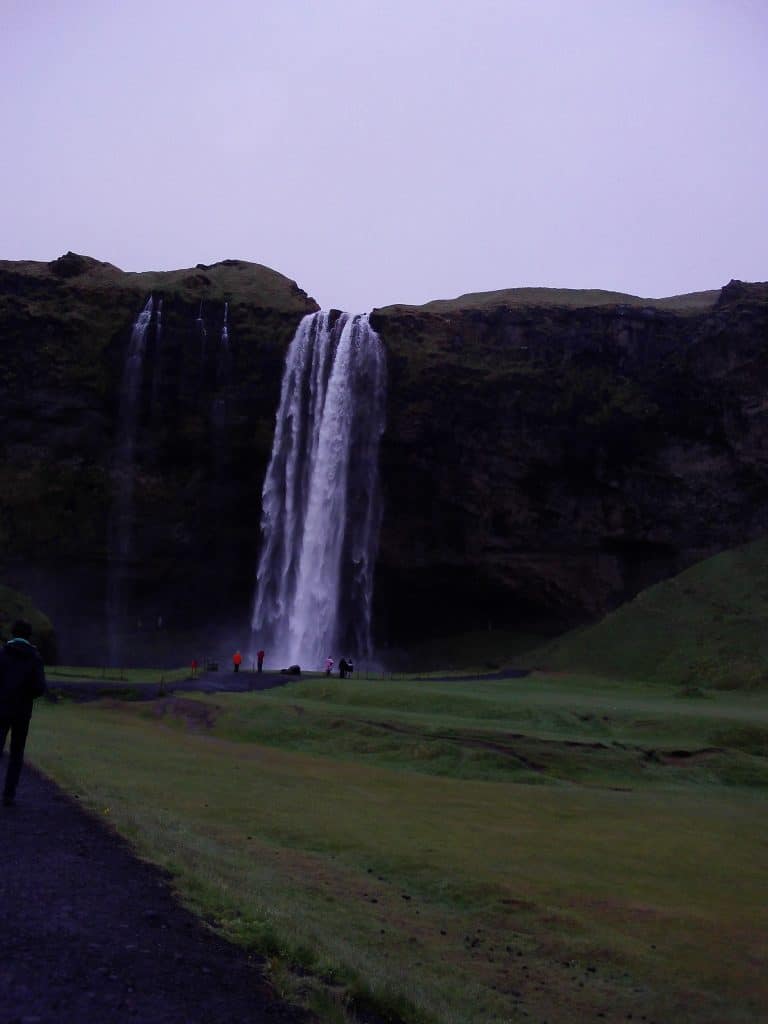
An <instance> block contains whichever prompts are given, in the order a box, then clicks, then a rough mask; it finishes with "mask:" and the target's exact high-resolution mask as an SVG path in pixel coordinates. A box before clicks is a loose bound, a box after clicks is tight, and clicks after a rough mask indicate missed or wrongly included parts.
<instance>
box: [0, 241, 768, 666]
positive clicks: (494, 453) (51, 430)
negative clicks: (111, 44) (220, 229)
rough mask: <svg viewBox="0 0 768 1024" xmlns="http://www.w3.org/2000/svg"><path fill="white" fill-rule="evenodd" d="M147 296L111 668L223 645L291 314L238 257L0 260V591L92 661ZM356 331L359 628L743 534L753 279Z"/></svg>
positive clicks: (638, 572) (755, 515)
mask: <svg viewBox="0 0 768 1024" xmlns="http://www.w3.org/2000/svg"><path fill="white" fill-rule="evenodd" d="M150 294H152V295H153V296H154V299H155V302H156V304H157V303H158V302H159V300H160V299H162V317H161V320H160V324H161V327H160V329H159V330H158V321H157V316H155V317H154V318H153V321H152V326H151V328H150V330H149V333H148V335H147V351H146V358H145V362H144V379H143V383H142V389H141V395H142V403H141V407H140V414H139V425H138V431H137V435H136V450H135V529H134V531H133V540H134V550H133V554H132V556H131V558H130V559H129V564H127V565H125V566H124V567H123V570H124V573H125V578H126V588H125V593H126V602H125V608H124V620H125V621H124V623H123V625H124V631H125V632H126V635H127V636H128V640H129V644H133V645H134V651H135V654H136V657H135V658H133V659H132V660H140V658H144V659H145V660H154V661H159V660H161V659H162V660H170V661H174V662H176V663H178V662H179V661H182V660H184V659H185V658H186V657H187V655H188V654H189V653H190V643H191V642H193V641H194V644H195V650H194V651H191V653H195V652H196V653H197V654H198V656H199V655H201V654H204V653H205V651H206V649H208V650H215V646H214V643H213V637H214V635H217V634H223V633H224V632H225V631H226V630H227V628H228V627H230V626H231V628H232V631H233V634H232V635H233V637H236V638H237V640H236V642H237V643H243V631H242V627H243V625H244V624H245V622H246V621H247V618H248V614H249V606H250V600H251V591H252V586H253V578H254V566H255V563H256V557H257V554H258V544H259V516H260V511H261V509H260V494H261V485H262V481H263V478H264V472H265V469H266V465H267V461H268V459H269V455H270V450H271V444H272V434H273V429H274V418H275V411H276V408H277V405H278V400H279V393H280V382H281V374H282V364H283V358H284V354H285V350H286V347H287V345H288V344H289V342H290V339H291V337H292V336H293V333H294V331H295V328H296V326H297V324H298V322H299V320H300V318H301V316H303V315H304V314H305V313H306V312H309V311H312V310H314V309H316V308H317V307H316V304H315V303H314V301H313V300H311V299H309V298H308V297H307V296H306V295H305V293H304V292H302V291H300V290H299V289H298V288H297V286H296V285H295V284H294V283H293V282H291V281H289V280H287V279H286V278H284V277H282V276H281V275H279V274H276V273H275V272H273V271H270V270H268V269H267V268H265V267H260V266H258V265H255V264H247V263H241V262H237V261H225V262H224V263H219V264H216V265H214V266H211V267H203V266H199V267H196V268H194V269H191V270H184V271H174V272H170V273H148V274H126V273H122V272H121V271H119V270H117V269H116V268H114V267H111V266H109V265H108V264H103V263H97V262H96V261H94V260H89V259H86V258H84V257H80V256H76V255H74V254H67V256H65V257H62V258H61V259H60V260H57V261H54V262H53V263H51V264H31V263H28V264H25V263H0V344H1V345H2V349H1V350H0V426H1V427H2V430H1V432H0V438H1V440H0V444H1V445H2V458H3V487H2V492H0V581H2V582H3V583H6V584H8V585H11V586H15V587H17V588H19V589H22V590H24V591H26V592H28V593H30V594H31V595H32V596H33V598H34V599H35V601H36V603H37V604H38V605H39V606H40V607H42V608H43V609H44V610H45V611H46V612H47V613H48V614H49V615H50V617H51V618H52V619H53V621H54V624H55V625H56V627H57V631H58V639H59V645H60V649H61V653H62V657H63V658H64V659H65V660H68V661H70V662H72V661H76V660H78V659H80V658H83V659H85V658H87V659H88V660H93V659H94V658H97V657H100V656H103V651H104V644H103V636H104V631H105V623H104V607H105V593H106V590H107V584H108V579H109V574H110V572H111V571H113V570H114V566H111V565H110V558H111V553H110V551H109V550H108V536H109V522H110V515H111V507H112V503H113V495H114V486H113V478H112V475H111V474H112V468H113V459H114V451H115V440H116V436H117V432H118V418H119V395H120V389H121V381H122V370H123V365H124V361H125V354H126V350H127V346H128V343H129V340H130V335H131V328H132V325H133V323H134V321H135V319H136V316H137V314H138V313H139V311H140V310H141V309H142V307H143V306H144V304H145V302H146V300H147V298H148V296H149V295H150ZM201 302H202V306H201ZM225 302H226V303H228V310H229V338H230V344H229V349H228V353H229V354H228V356H227V359H226V360H224V361H223V360H222V352H223V349H222V346H221V329H222V325H223V318H224V304H225ZM156 308H157V306H156ZM372 320H373V324H374V327H375V328H376V330H377V331H379V333H380V334H381V336H382V339H383V341H384V343H385V345H386V348H387V352H388V367H389V397H388V426H387V432H386V434H385V437H384V443H383V449H382V476H383V486H384V492H385V498H386V508H385V517H384V526H383V531H382V544H381V552H380V558H379V565H378V570H377V572H378V576H377V592H376V604H377V629H376V633H377V637H378V638H379V639H380V640H381V641H383V642H384V643H387V644H401V643H407V641H408V639H409V637H411V636H414V635H415V634H416V632H417V631H418V633H419V634H423V633H424V632H428V633H432V634H438V635H439V634H440V633H444V632H449V631H451V630H453V629H454V628H456V627H457V625H465V626H467V627H470V626H476V625H486V624H487V623H488V622H489V621H491V622H493V623H494V624H497V625H498V624H500V623H502V622H527V621H536V622H537V623H540V622H542V621H546V622H547V623H549V624H550V625H552V626H553V628H554V627H556V626H558V625H565V624H569V623H572V622H574V621H579V620H582V619H587V618H590V617H594V616H596V615H598V614H599V613H601V612H602V611H604V610H606V609H607V608H609V607H611V606H613V605H615V604H616V603H617V602H618V601H620V600H621V599H622V598H624V597H626V596H629V595H631V594H633V593H635V592H636V591H637V590H638V589H639V588H640V587H642V586H644V585H646V584H647V583H650V582H652V581H655V580H657V579H660V578H663V577H664V576H666V575H669V574H671V573H674V572H677V571H678V570H680V569H681V568H683V567H684V566H685V565H687V564H689V563H690V562H692V561H694V560H695V559H697V558H700V557H703V556H705V555H707V554H710V553H713V552H715V551H717V550H720V549H722V548H724V547H728V546H731V545H733V544H736V543H739V542H741V541H745V540H749V539H752V538H754V537H757V536H759V535H760V534H762V533H766V532H768V454H766V453H767V452H768V445H767V444H766V442H767V441H768V436H767V434H768V402H766V400H765V397H764V395H765V392H766V385H767V384H768V362H767V360H768V356H767V355H766V352H767V351H768V286H765V285H762V286H761V285H744V284H740V283H738V282H734V283H732V284H731V285H729V286H727V287H726V288H725V289H723V292H722V293H721V294H720V295H719V297H718V294H717V293H715V294H714V295H712V294H710V295H699V296H692V297H689V298H687V299H686V300H684V301H683V300H680V301H674V302H673V301H672V300H665V302H661V303H654V304H653V306H651V305H650V304H648V303H645V302H643V301H642V300H634V299H632V298H631V297H627V296H616V295H611V294H608V293H597V292H595V293H588V294H584V293H581V294H571V293H549V292H543V291H537V290H533V291H527V292H526V293H494V294H493V295H491V296H469V297H466V298H465V299H464V300H458V301H457V302H453V303H433V304H430V306H429V307H427V308H422V309H411V308H407V307H389V308H388V309H384V310H379V311H376V312H375V314H374V315H373V318H372ZM113 554H114V553H112V556H113ZM158 627H159V628H158ZM237 630H240V632H239V634H238V632H237ZM209 637H210V638H211V642H210V643H208V638H209Z"/></svg>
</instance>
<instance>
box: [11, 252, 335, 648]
mask: <svg viewBox="0 0 768 1024" xmlns="http://www.w3.org/2000/svg"><path fill="white" fill-rule="evenodd" d="M150 294H151V295H153V296H154V300H155V304H156V308H157V304H158V303H159V301H160V300H161V299H162V315H161V319H160V325H161V326H160V329H159V330H158V321H157V317H155V318H154V319H153V322H152V326H151V328H150V331H149V333H148V336H147V350H146V358H145V360H144V374H143V381H142V387H141V395H142V403H141V407H140V411H139V425H138V431H137V437H136V452H135V517H136V522H135V529H134V530H133V541H134V543H133V548H134V552H133V555H132V557H131V559H130V564H128V565H127V566H125V567H124V572H125V574H126V577H127V585H126V587H125V593H126V607H125V616H124V617H125V623H124V627H125V631H126V632H132V633H133V634H135V635H133V636H131V637H130V638H129V643H132V644H135V646H136V648H137V654H138V650H139V649H141V650H142V651H145V652H146V654H145V657H146V658H148V659H150V660H151V659H152V658H153V657H155V656H156V651H157V654H158V655H162V656H163V657H165V656H166V651H168V654H167V656H168V657H170V658H171V660H175V661H176V663H178V662H179V661H183V660H184V659H185V658H186V656H187V650H188V647H187V648H184V649H180V648H179V649H178V650H177V653H175V654H174V653H173V646H174V644H173V635H174V632H175V631H179V632H180V633H182V632H183V633H184V634H185V636H184V640H183V642H184V643H187V635H186V634H188V633H189V630H190V629H191V630H192V631H193V632H194V631H197V636H198V638H199V639H198V642H197V644H196V647H195V649H196V650H197V651H198V652H201V651H204V650H206V642H207V641H206V630H207V629H209V628H212V629H214V630H215V629H216V628H217V627H220V628H223V627H224V626H225V625H226V624H227V623H229V622H232V623H234V622H235V620H237V621H238V623H239V622H240V621H242V620H243V619H244V618H246V617H247V614H248V611H247V610H248V605H249V602H250V599H251V592H252V588H253V581H254V565H255V559H256V554H257V547H258V534H259V531H258V523H259V514H260V503H261V484H262V481H263V477H264V472H265V469H266V465H267V462H268V460H269V455H270V451H271V444H272V433H273V429H274V417H275V409H276V407H277V403H278V399H279V394H280V380H281V374H282V363H283V357H284V353H285V349H286V347H287V345H288V343H289V342H290V339H291V337H292V336H293V333H294V331H295V329H296V326H297V324H298V322H299V320H300V319H301V317H302V316H303V315H304V314H305V313H307V312H310V311H313V310H315V309H316V308H317V305H316V303H315V302H314V301H313V300H312V299H309V298H308V297H307V296H306V295H305V293H304V292H302V291H300V289H299V288H298V287H297V286H296V285H295V284H294V283H293V282H292V281H289V280H288V279H287V278H284V277H282V276H281V275H280V274H277V273H275V272H274V271H272V270H269V269H267V268H266V267H260V266H258V265H256V264H248V263H242V262H239V261H226V262H224V263H219V264H216V265H215V266H212V267H203V266H198V267H196V268H194V269H191V270H185V271H174V272H170V273H147V274H128V273H123V272H121V271H119V270H117V269H116V268H115V267H111V266H110V265H108V264H103V263H98V262H96V261H95V260H90V259H86V258H84V257H80V256H76V255H75V254H67V256H65V257H62V258H61V259H59V260H57V261H55V262H54V263H51V264H39V263H37V264H25V263H0V339H1V343H2V350H1V353H0V428H1V430H0V438H1V441H0V444H2V460H3V488H2V494H1V495H0V580H2V581H3V582H6V583H8V584H11V585H14V586H18V587H19V588H20V589H22V590H25V591H28V592H30V593H31V594H33V595H34V597H35V599H36V601H37V602H38V603H39V604H40V606H41V607H43V608H44V609H45V610H46V611H47V612H48V614H49V615H50V616H51V618H52V619H53V620H54V623H55V625H56V628H57V631H58V634H59V645H60V649H61V652H62V657H63V658H64V659H66V660H69V661H72V660H77V659H79V658H88V659H89V660H91V659H93V658H96V657H104V656H105V646H104V645H105V630H106V626H105V621H104V608H105V595H106V591H107V585H108V580H109V576H110V572H111V571H113V570H114V567H111V566H110V552H109V551H108V536H109V522H110V509H111V503H112V495H113V490H114V488H113V484H112V478H111V467H112V462H113V456H114V449H115V439H116V433H117V430H118V415H119V391H120V387H121V381H122V372H123V365H124V361H125V353H126V348H127V345H128V342H129V339H130V335H131V329H132V326H133V323H134V321H135V319H136V317H137V315H138V313H139V312H140V310H141V309H142V307H143V306H144V304H145V303H146V301H147V298H148V297H149V295H150ZM225 302H227V303H228V314H229V315H228V324H229V337H230V346H229V352H230V357H229V360H228V362H227V363H226V364H225V363H224V362H223V361H222V358H221V357H222V346H221V330H222V325H223V318H224V304H225ZM201 303H202V305H201ZM158 623H160V625H161V628H160V629H158ZM181 642H182V640H181V638H180V640H179V643H180V644H181ZM155 649H156V650H155Z"/></svg>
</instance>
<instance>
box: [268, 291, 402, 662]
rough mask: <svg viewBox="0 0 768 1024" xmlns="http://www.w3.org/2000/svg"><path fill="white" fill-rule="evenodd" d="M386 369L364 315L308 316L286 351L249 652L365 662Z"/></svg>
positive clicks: (278, 658) (274, 657)
mask: <svg viewBox="0 0 768 1024" xmlns="http://www.w3.org/2000/svg"><path fill="white" fill-rule="evenodd" d="M385 404H386V361H385V354H384V348H383V345H382V343H381V341H380V339H379V337H378V335H377V334H376V333H375V332H374V331H373V329H372V328H371V326H370V324H369V322H368V317H367V316H366V315H356V316H350V315H349V314H347V313H337V312H335V311H334V312H327V311H322V312H319V313H313V314H310V315H308V316H306V317H305V318H304V319H303V320H302V322H301V324H300V325H299V328H298V330H297V331H296V334H295V336H294V339H293V341H292V342H291V345H290V347H289V349H288V352H287V355H286V360H285V370H284V373H283V380H282V386H281V396H280V406H279V409H278V412H277V419H276V424H275V436H274V442H273V446H272V457H271V460H270V464H269V468H268V470H267V474H266V478H265V481H264V489H263V494H262V517H261V529H262V549H261V556H260V559H259V565H258V571H257V583H256V591H255V596H254V609H253V618H252V624H251V626H252V639H251V652H252V651H255V650H257V649H258V648H264V649H265V650H266V651H267V652H268V655H267V657H268V660H269V661H270V662H271V663H273V664H274V663H275V662H277V663H282V664H284V665H291V664H298V665H300V666H301V667H302V668H305V669H318V668H321V667H322V665H323V663H324V661H325V659H326V658H327V657H329V656H330V657H332V658H334V659H335V661H336V662H337V663H338V661H339V659H340V658H341V657H344V656H349V657H351V658H352V659H353V660H354V661H355V662H356V663H357V664H358V665H360V664H361V663H365V664H368V665H370V664H371V658H372V653H373V648H372V637H371V607H372V599H373V583H374V568H375V562H376V553H377V547H378V537H379V529H380V526H381V515H382V507H381V495H380V488H379V470H378V450H379V441H380V439H381V435H382V433H383V431H384V421H385Z"/></svg>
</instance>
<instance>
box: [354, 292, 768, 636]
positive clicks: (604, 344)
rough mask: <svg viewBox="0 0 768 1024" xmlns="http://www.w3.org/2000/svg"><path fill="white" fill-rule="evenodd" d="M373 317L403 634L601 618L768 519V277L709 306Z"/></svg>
mask: <svg viewBox="0 0 768 1024" xmlns="http://www.w3.org/2000/svg"><path fill="white" fill-rule="evenodd" d="M373 324H374V327H375V328H376V330H378V331H379V332H380V334H381V336H382V337H383V339H384V341H385V343H386V345H387V349H388V358H389V395H390V410H389V414H390V415H389V421H388V428H387V433H386V435H385V438H384V449H383V456H382V458H383V479H384V481H385V485H386V502H387V504H386V510H385V518H384V529H383V535H382V546H381V552H380V564H379V577H378V580H379V584H378V590H377V595H378V597H379V599H380V602H381V603H380V608H379V613H380V620H381V621H382V623H383V625H384V628H385V630H387V629H388V631H389V635H390V636H391V638H392V640H393V641H397V640H401V641H402V639H403V637H404V636H405V637H407V635H408V634H409V633H411V632H415V630H426V631H428V632H430V633H433V634H437V635H440V634H441V633H442V634H447V633H449V632H451V631H452V630H453V629H455V628H457V627H460V626H464V627H465V628H469V627H475V628H476V627H482V626H485V625H486V624H487V623H488V622H493V624H494V625H500V624H502V623H514V622H520V623H525V622H529V623H532V624H533V623H539V624H540V623H542V622H546V623H550V624H552V625H556V626H560V627H563V626H565V625H568V624H572V623H574V622H579V621H584V620H588V619H590V618H595V617H597V616H598V615H600V614H601V613H603V612H605V611H606V610H608V609H609V608H611V607H613V606H615V605H616V604H618V603H620V602H621V601H622V600H624V599H626V598H628V597H629V596H632V595H634V594H635V593H636V592H637V591H638V590H640V589H642V588H643V587H645V586H647V585H649V584H650V583H652V582H656V581H657V580H659V579H661V578H664V577H666V576H669V575H671V574H673V573H676V572H678V571H680V570H681V569H683V568H684V567H685V566H687V565H689V564H690V563H692V562H694V561H696V560H697V559H699V558H703V557H706V556H707V555H709V554H712V553H714V552H716V551H718V550H721V549H723V548H726V547H729V546H731V545H734V544H738V543H740V542H742V541H745V540H749V539H752V538H755V537H758V536H759V535H760V534H763V533H765V532H768V402H766V399H765V392H766V385H768V287H767V286H766V285H749V284H744V283H741V282H731V284H730V285H728V286H727V287H726V288H724V289H723V292H722V294H721V297H720V299H719V301H718V302H717V304H716V305H714V304H713V305H712V306H711V308H709V309H708V310H706V311H702V312H685V313H676V312H670V311H667V310H664V309H655V308H653V307H650V306H649V307H645V308H643V307H639V308H638V307H630V306H613V307H601V308H570V309H567V308H536V309H533V308H527V309H526V308H522V307H521V308H509V307H499V308H495V309H465V310H453V311H451V312H449V313H445V314H442V315H435V314H429V313H419V312H418V311H412V310H407V309H404V308H403V307H391V308H390V309H387V310H381V311H378V312H377V313H376V314H374V316H373ZM394 595H397V597H396V600H392V598H393V596H394ZM379 635H380V636H381V635H382V633H381V631H380V634H379Z"/></svg>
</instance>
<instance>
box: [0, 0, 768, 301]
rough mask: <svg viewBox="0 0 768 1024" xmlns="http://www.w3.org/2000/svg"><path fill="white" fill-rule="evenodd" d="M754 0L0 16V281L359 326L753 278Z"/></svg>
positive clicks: (763, 152) (757, 221) (48, 9)
mask: <svg viewBox="0 0 768 1024" xmlns="http://www.w3.org/2000/svg"><path fill="white" fill-rule="evenodd" d="M766 54H768V3H766V2H765V0H658V2H657V0H442V2H439V0H130V2H127V0H0V97H2V100H0V132H1V133H2V136H1V137H2V140H3V145H2V151H1V155H0V259H31V260H51V259H55V258H56V257H58V256H60V255H61V254H62V253H64V252H66V251H67V250H73V251H74V252H79V253H84V254H86V255H89V256H93V257H95V258H97V259H100V260H106V261H108V262H110V263H114V264H116V265H117V266H119V267H121V268H122V269H123V270H136V271H140V270H169V269H175V268H179V267H188V266H194V265H195V264H197V263H213V262H216V261H217V260H221V259H233V258H234V259H244V260H251V261H253V262H256V263H263V264H266V265H267V266H270V267H273V268H274V269H275V270H279V271H280V272H281V273H283V274H286V275H287V276H288V277H290V278H292V279H294V280H296V281H297V282H298V284H299V285H300V286H301V287H302V288H304V289H305V291H307V292H308V293H309V294H311V295H313V296H314V297H315V298H316V299H317V300H318V302H319V303H320V304H321V305H322V306H324V307H329V306H335V307H339V308H342V309H348V310H350V311H365V310H368V309H370V308H372V307H374V306H382V305H386V304H389V303H392V302H410V303H422V302H427V301H429V300H430V299H436V298H450V297H453V296H456V295H459V294H461V293H464V292H474V291H489V290H492V289H497V288H512V287H523V286H536V285H539V286H548V287H561V288H607V289H612V290H617V291H625V292H630V293H633V294H636V295H643V296H649V297H650V296H653V297H659V296H662V295H672V294H679V293H682V292H688V291H698V290H702V289H709V288H718V287H720V286H722V285H723V284H725V283H726V282H727V281H728V280H730V279H731V278H740V279H742V280H753V281H754V280H766V279H768V188H767V187H766V182H768V58H767V57H766Z"/></svg>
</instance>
